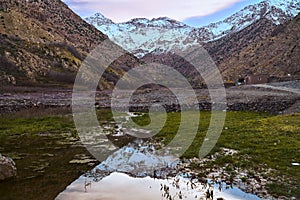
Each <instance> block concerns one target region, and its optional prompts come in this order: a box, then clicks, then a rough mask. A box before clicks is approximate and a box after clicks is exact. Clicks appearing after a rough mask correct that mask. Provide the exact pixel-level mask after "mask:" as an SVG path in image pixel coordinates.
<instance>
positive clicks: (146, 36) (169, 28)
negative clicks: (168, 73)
mask: <svg viewBox="0 0 300 200" xmlns="http://www.w3.org/2000/svg"><path fill="white" fill-rule="evenodd" d="M299 12H300V3H299V2H297V1H294V0H287V1H283V0H264V1H261V2H260V3H258V4H255V5H249V6H247V7H245V8H244V9H242V10H241V11H239V12H237V13H236V14H234V15H232V16H230V17H228V18H226V19H225V20H223V21H220V22H216V23H212V24H210V25H208V26H205V27H201V28H193V27H189V26H187V25H185V24H183V23H181V22H178V21H175V20H172V19H169V18H166V17H162V18H156V19H152V20H148V19H142V18H140V19H133V20H131V21H129V22H125V23H119V24H117V23H114V22H112V21H111V20H109V19H107V18H105V17H104V16H103V15H101V14H100V13H98V14H96V15H94V16H92V17H89V18H86V21H87V22H89V23H90V24H93V25H94V26H95V27H96V28H98V29H99V30H101V31H102V32H104V33H105V34H107V35H108V36H109V38H110V39H111V40H113V41H114V42H116V43H117V44H119V45H120V46H122V47H123V48H125V49H126V50H128V51H129V52H131V53H133V54H135V55H136V56H138V57H143V56H144V55H146V54H147V53H151V52H154V51H155V53H156V54H157V53H158V54H160V53H162V52H166V51H170V50H172V49H174V48H181V49H182V50H184V49H186V48H188V47H189V46H190V45H193V44H198V43H203V42H208V41H213V40H216V39H219V38H222V37H224V36H226V35H228V34H233V33H236V32H238V31H241V30H243V29H244V28H246V27H248V26H250V25H252V24H254V23H256V22H257V21H259V20H261V19H266V20H268V21H270V23H272V24H274V25H278V24H281V23H284V22H286V21H287V20H288V19H290V18H292V17H294V16H296V15H297V14H298V13H299Z"/></svg>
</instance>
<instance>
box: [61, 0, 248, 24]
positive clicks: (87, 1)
mask: <svg viewBox="0 0 300 200" xmlns="http://www.w3.org/2000/svg"><path fill="white" fill-rule="evenodd" d="M64 1H65V3H67V4H68V5H69V6H70V8H72V9H73V10H74V11H75V12H77V13H79V14H81V15H85V14H86V15H88V14H90V13H94V12H100V13H102V14H103V15H105V16H106V17H108V18H110V19H112V20H113V21H114V22H124V21H128V20H130V19H132V18H137V17H145V18H153V17H164V16H166V17H170V18H173V19H176V20H179V21H182V20H184V19H186V18H189V17H193V16H206V15H209V14H212V13H215V12H217V11H220V10H222V9H224V8H227V7H229V6H231V5H232V4H234V3H237V2H240V1H244V0H222V1H220V0H206V1H203V0H151V1H150V0H64Z"/></svg>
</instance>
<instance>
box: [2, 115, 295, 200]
mask: <svg viewBox="0 0 300 200" xmlns="http://www.w3.org/2000/svg"><path fill="white" fill-rule="evenodd" d="M185 115H187V116H188V117H189V120H188V123H187V124H186V125H185V126H183V130H184V133H185V137H186V138H189V137H194V134H193V133H191V132H190V128H191V127H192V126H194V124H195V120H193V119H196V118H197V115H199V113H196V112H188V113H185ZM180 117H181V114H180V113H168V115H167V120H166V123H165V124H164V127H163V128H162V130H160V131H159V133H158V134H157V135H156V136H155V139H156V140H159V141H161V142H163V143H165V144H168V143H169V142H170V141H172V139H173V138H174V136H175V135H176V132H177V130H178V129H179V125H180V124H181V121H180ZM210 117H211V113H210V112H201V115H200V122H199V124H200V125H199V128H198V131H197V134H196V137H195V139H194V141H193V143H192V144H191V146H190V147H189V148H188V150H187V151H186V152H185V154H184V155H183V156H182V158H193V157H197V156H198V154H199V149H200V146H201V144H202V142H203V140H204V137H205V135H206V132H207V129H208V126H209V123H210ZM98 118H99V121H100V122H101V123H100V124H103V125H105V124H107V122H110V121H112V115H111V113H110V112H109V111H108V110H101V111H99V112H98ZM163 118H164V115H163V114H159V113H156V114H155V119H154V122H155V120H158V121H160V120H163ZM134 121H135V122H136V123H138V124H140V125H147V124H149V123H150V122H151V120H150V118H149V116H148V115H143V116H141V117H135V118H134ZM299 122H300V114H294V115H282V116H274V115H270V114H267V113H256V112H228V113H227V116H226V122H225V125H224V128H223V131H222V134H221V136H220V138H219V140H218V142H217V144H216V146H215V147H214V149H213V151H212V152H211V154H210V155H212V154H214V153H216V152H219V151H221V149H222V148H229V149H234V150H237V151H238V153H237V154H235V155H232V156H229V155H228V156H221V157H218V158H217V159H216V160H213V161H211V162H208V163H206V165H204V166H201V165H199V164H197V163H194V164H193V163H192V165H191V167H193V168H195V169H197V170H199V171H200V172H201V170H202V169H203V170H205V169H207V168H213V167H226V169H227V171H232V173H234V170H235V169H239V170H246V171H247V172H248V177H245V179H246V180H245V181H247V178H249V179H250V178H251V177H256V174H258V173H259V174H265V176H267V177H266V178H268V180H271V181H270V182H269V183H268V184H267V189H268V191H269V192H270V193H271V194H273V195H274V196H280V195H285V196H288V197H291V196H295V197H297V198H300V189H299V187H297V186H299V185H300V180H299V177H300V170H299V167H298V166H292V164H291V163H293V162H299V161H300V149H299V147H300V126H299ZM196 123H197V122H196ZM0 124H1V126H0V138H1V139H0V152H1V153H2V154H4V155H7V156H10V157H12V158H13V159H14V160H15V162H16V164H17V168H18V177H17V178H16V179H13V180H9V181H5V182H1V183H0V196H1V199H2V198H3V199H41V197H43V199H53V198H54V197H55V195H57V194H58V192H60V191H62V190H63V189H64V187H66V186H67V185H68V184H69V183H70V182H71V181H73V180H74V179H76V178H77V177H78V176H79V175H80V174H82V173H83V172H84V171H86V170H88V169H90V168H92V165H87V164H85V165H74V164H70V163H69V161H70V160H72V159H74V158H75V157H76V155H80V154H84V155H88V156H90V154H89V153H88V152H87V151H86V150H85V149H84V148H83V147H82V146H81V145H80V141H79V140H78V137H77V135H76V131H75V127H74V123H73V120H72V116H71V115H70V111H62V112H61V113H60V112H57V111H53V110H51V111H49V112H43V113H39V114H38V113H35V112H27V113H25V114H24V113H23V114H22V113H21V114H20V113H17V114H13V115H9V116H8V115H7V116H0ZM113 127H114V126H113ZM152 128H153V127H152ZM154 129H155V130H156V129H157V130H158V129H159V127H155V125H154ZM179 145H186V143H185V142H184V141H182V143H181V144H179ZM208 157H209V155H208ZM95 164H96V163H95ZM270 169H271V171H270ZM267 172H268V173H267ZM33 185H38V187H33ZM24 194H26V195H24ZM37 194H39V195H37ZM40 195H41V196H40Z"/></svg>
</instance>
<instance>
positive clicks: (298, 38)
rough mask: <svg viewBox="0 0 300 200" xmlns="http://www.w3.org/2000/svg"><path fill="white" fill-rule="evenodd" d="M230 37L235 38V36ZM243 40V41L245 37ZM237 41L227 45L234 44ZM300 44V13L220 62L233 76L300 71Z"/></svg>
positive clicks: (226, 75)
mask: <svg viewBox="0 0 300 200" xmlns="http://www.w3.org/2000/svg"><path fill="white" fill-rule="evenodd" d="M228 40H229V41H234V40H235V36H232V37H231V38H228ZM239 42H240V43H242V40H240V41H239ZM234 43H235V42H231V43H227V45H228V46H233V45H234ZM299 44H300V15H298V16H297V17H296V18H294V19H293V20H291V21H290V22H287V23H285V24H282V25H279V26H278V27H276V28H275V29H274V30H273V31H272V32H271V33H270V34H269V35H267V36H265V37H263V38H262V39H260V40H257V41H255V42H252V43H250V44H249V45H248V46H246V47H245V48H243V49H241V50H240V51H235V52H233V53H232V54H231V56H228V57H225V58H224V59H223V61H222V62H219V67H220V70H221V71H222V73H223V75H224V76H225V77H227V78H231V79H236V78H238V77H239V76H244V75H246V74H252V73H257V74H269V75H275V76H287V75H288V74H290V75H292V76H293V75H300V56H299V55H300V45H299ZM219 46H222V44H221V43H220V44H219Z"/></svg>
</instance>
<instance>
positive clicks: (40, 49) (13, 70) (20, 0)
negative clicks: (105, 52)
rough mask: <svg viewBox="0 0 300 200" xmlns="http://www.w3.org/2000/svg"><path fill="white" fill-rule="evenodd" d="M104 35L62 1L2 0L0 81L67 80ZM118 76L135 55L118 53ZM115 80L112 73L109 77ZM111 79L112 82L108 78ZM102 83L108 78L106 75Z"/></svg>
mask: <svg viewBox="0 0 300 200" xmlns="http://www.w3.org/2000/svg"><path fill="white" fill-rule="evenodd" d="M105 39H107V36H106V35H104V34H103V33H101V32H100V31H98V30H97V29H96V28H94V27H93V26H91V25H89V24H88V23H86V22H85V21H83V20H82V19H81V18H80V17H79V16H77V15H76V14H75V13H73V12H72V11H71V10H70V9H69V8H68V7H67V5H65V4H64V3H63V2H61V1H60V0H2V1H1V2H0V81H1V83H2V84H17V85H24V84H25V85H32V84H33V85H41V84H42V85H49V84H51V85H53V84H59V85H66V84H67V85H68V84H71V83H72V82H73V80H74V77H75V74H76V71H77V70H78V68H79V67H80V65H81V63H82V61H83V60H84V58H85V57H86V55H87V54H88V53H89V52H90V51H91V50H92V49H94V48H95V47H96V46H97V45H98V44H99V43H100V42H101V41H103V40H105ZM122 59H123V61H124V63H126V64H124V65H122V66H123V67H119V66H113V67H114V68H115V70H114V71H113V73H111V74H109V75H108V76H107V77H109V78H110V75H111V76H116V77H119V76H120V75H121V74H122V73H124V70H125V69H127V70H128V68H131V67H132V66H133V65H134V63H136V59H135V58H134V57H133V56H130V55H128V56H125V57H123V58H122ZM113 80H115V78H113ZM108 82H110V83H108ZM103 84H104V85H105V87H110V85H111V84H112V83H111V81H108V80H104V81H103Z"/></svg>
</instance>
